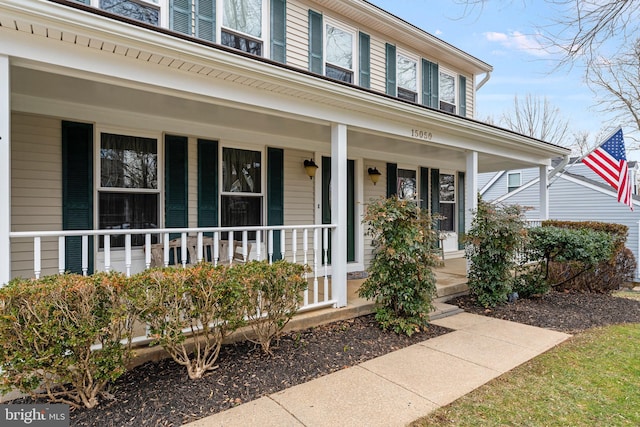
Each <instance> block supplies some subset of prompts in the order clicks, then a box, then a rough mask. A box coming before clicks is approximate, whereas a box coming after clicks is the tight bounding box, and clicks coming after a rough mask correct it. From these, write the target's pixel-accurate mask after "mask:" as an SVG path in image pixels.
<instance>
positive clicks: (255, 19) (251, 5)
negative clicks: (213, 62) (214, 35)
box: [220, 0, 263, 56]
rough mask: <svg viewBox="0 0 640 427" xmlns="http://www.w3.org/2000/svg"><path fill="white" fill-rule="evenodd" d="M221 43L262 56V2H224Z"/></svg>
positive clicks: (226, 0) (247, 0)
mask: <svg viewBox="0 0 640 427" xmlns="http://www.w3.org/2000/svg"><path fill="white" fill-rule="evenodd" d="M222 15H223V16H222V26H223V27H222V34H221V39H220V42H221V43H222V44H223V45H225V46H229V47H233V48H235V49H238V50H242V51H244V52H248V53H251V54H253V55H258V56H262V40H261V39H262V15H263V13H262V0H224V8H223V14H222Z"/></svg>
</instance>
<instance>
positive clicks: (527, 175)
mask: <svg viewBox="0 0 640 427" xmlns="http://www.w3.org/2000/svg"><path fill="white" fill-rule="evenodd" d="M510 173H520V178H521V180H520V185H521V186H524V185H525V184H527V183H528V182H530V181H531V180H533V179H537V178H539V177H540V169H538V168H527V169H518V170H510V171H505V173H504V174H502V176H501V177H500V178H499V179H498V180H497V181H496V182H494V183H493V185H491V187H490V188H489V189H487V191H485V193H484V194H483V195H482V198H483V199H484V200H486V201H493V200H495V199H497V198H498V197H501V196H503V195H505V194H507V191H508V190H509V174H510ZM480 175H482V179H483V180H485V178H486V177H489V179H491V178H492V177H493V176H495V173H493V172H491V173H485V174H480ZM488 181H489V180H486V181H485V183H486V182H488ZM534 187H535V189H534V191H535V192H536V194H538V187H537V186H535V185H534ZM526 191H530V189H527V190H526ZM536 198H538V195H537V196H536Z"/></svg>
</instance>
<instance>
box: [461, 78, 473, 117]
mask: <svg viewBox="0 0 640 427" xmlns="http://www.w3.org/2000/svg"><path fill="white" fill-rule="evenodd" d="M462 75H463V76H465V77H466V78H467V87H466V92H467V115H466V117H469V118H470V119H473V118H474V117H475V102H474V101H475V100H474V99H473V95H474V90H473V89H474V86H475V84H476V83H475V79H474V78H473V76H472V75H470V74H462Z"/></svg>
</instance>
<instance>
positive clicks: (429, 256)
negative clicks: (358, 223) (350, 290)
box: [359, 196, 439, 335]
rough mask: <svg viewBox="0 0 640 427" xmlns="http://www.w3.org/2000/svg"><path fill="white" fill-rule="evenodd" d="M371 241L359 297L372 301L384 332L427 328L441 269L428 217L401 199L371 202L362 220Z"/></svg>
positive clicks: (434, 233) (407, 331) (414, 205)
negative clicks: (370, 255) (437, 270)
mask: <svg viewBox="0 0 640 427" xmlns="http://www.w3.org/2000/svg"><path fill="white" fill-rule="evenodd" d="M363 222H364V223H365V224H366V226H367V234H368V235H369V236H371V237H372V238H373V241H372V245H373V248H374V249H373V260H372V261H371V265H370V266H369V270H368V271H369V277H368V278H367V280H366V281H365V282H364V283H363V284H362V286H361V287H360V290H359V295H360V296H361V297H364V298H367V299H374V300H375V302H376V305H377V308H376V320H377V321H378V322H379V323H380V325H381V327H382V328H383V329H385V330H387V329H390V330H392V331H394V332H396V333H405V334H407V335H411V334H413V333H414V332H416V331H420V330H421V329H422V328H424V327H426V325H427V321H428V315H429V312H430V311H431V309H432V299H433V296H434V295H435V291H436V287H435V283H436V279H435V275H434V273H433V267H435V266H437V265H438V264H439V260H438V258H437V256H436V255H435V253H434V248H435V247H436V246H437V242H438V238H437V234H436V232H435V231H434V230H433V227H432V219H431V216H430V215H429V213H428V212H426V211H424V210H422V209H420V208H419V207H418V206H417V205H416V204H415V202H412V201H407V200H399V199H398V197H395V196H394V197H391V198H388V199H380V200H377V201H373V202H371V203H370V204H369V205H368V206H367V210H366V213H365V216H364V219H363Z"/></svg>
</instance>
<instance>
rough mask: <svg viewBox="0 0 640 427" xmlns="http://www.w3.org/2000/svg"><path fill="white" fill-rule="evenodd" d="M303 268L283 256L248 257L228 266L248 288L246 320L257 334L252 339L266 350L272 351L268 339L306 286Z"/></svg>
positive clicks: (276, 333)
mask: <svg viewBox="0 0 640 427" xmlns="http://www.w3.org/2000/svg"><path fill="white" fill-rule="evenodd" d="M306 272H308V268H307V267H305V266H303V265H299V264H293V263H290V262H287V261H284V260H280V261H276V262H274V263H273V264H269V263H268V262H266V261H251V262H248V263H245V264H236V265H234V266H233V267H232V268H231V271H230V274H231V275H232V276H233V277H234V280H237V281H238V282H239V283H240V284H241V285H242V286H243V287H244V288H245V289H246V291H247V292H248V300H247V303H248V305H247V320H248V321H249V326H250V327H251V329H252V331H253V333H254V336H255V337H256V338H255V341H254V340H252V341H253V342H256V343H258V344H260V346H261V348H262V350H263V351H264V352H265V353H268V354H271V342H272V341H273V340H274V339H278V338H279V337H280V335H281V334H282V330H283V329H284V327H285V326H286V325H287V323H289V320H291V318H292V317H293V316H294V315H295V313H296V311H297V309H298V306H299V304H300V302H301V301H302V292H303V291H304V290H305V289H307V280H306V278H305V276H304V275H305V273H306Z"/></svg>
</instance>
